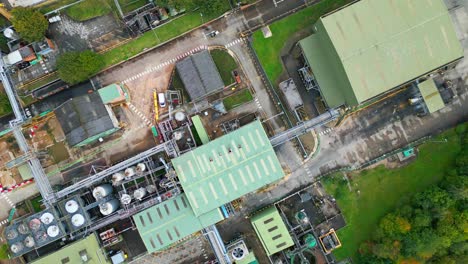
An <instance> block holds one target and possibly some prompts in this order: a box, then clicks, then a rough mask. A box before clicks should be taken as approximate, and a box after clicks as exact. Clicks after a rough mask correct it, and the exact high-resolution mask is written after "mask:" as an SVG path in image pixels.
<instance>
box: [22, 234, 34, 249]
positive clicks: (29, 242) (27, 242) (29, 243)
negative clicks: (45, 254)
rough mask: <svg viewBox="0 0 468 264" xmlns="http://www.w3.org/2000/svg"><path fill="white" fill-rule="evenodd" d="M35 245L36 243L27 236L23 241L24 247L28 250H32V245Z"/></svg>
mask: <svg viewBox="0 0 468 264" xmlns="http://www.w3.org/2000/svg"><path fill="white" fill-rule="evenodd" d="M35 244H36V242H34V239H33V238H32V236H27V237H26V238H25V239H24V245H25V246H26V247H28V248H32V247H34V245H35Z"/></svg>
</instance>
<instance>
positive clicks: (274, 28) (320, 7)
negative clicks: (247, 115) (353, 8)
mask: <svg viewBox="0 0 468 264" xmlns="http://www.w3.org/2000/svg"><path fill="white" fill-rule="evenodd" d="M351 1H352V0H323V1H320V2H319V3H318V4H314V5H312V6H310V7H308V8H305V9H303V10H301V11H299V12H297V13H295V14H293V15H290V16H287V17H286V18H284V19H281V20H279V21H277V22H275V23H273V24H271V25H270V29H271V32H272V33H273V36H272V37H270V38H267V39H265V38H264V37H263V34H262V32H261V31H260V30H258V31H256V32H255V33H254V34H253V40H254V41H253V47H254V49H255V51H256V53H257V55H258V58H259V59H260V62H261V64H262V66H263V68H264V69H265V72H266V74H267V75H268V78H269V79H270V81H271V82H272V83H273V84H275V83H277V81H278V77H279V76H280V74H281V72H282V71H283V66H282V65H283V64H282V62H281V57H280V54H281V49H282V48H283V46H284V45H285V43H287V42H288V40H290V39H292V38H293V35H294V34H296V33H297V32H299V31H302V30H305V31H308V33H309V34H310V33H312V26H313V24H314V23H315V22H316V21H317V20H318V19H319V17H320V16H322V15H323V14H326V13H328V12H330V11H332V10H334V9H337V8H338V7H340V6H343V5H345V4H347V3H349V2H351Z"/></svg>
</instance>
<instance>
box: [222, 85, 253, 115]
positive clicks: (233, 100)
mask: <svg viewBox="0 0 468 264" xmlns="http://www.w3.org/2000/svg"><path fill="white" fill-rule="evenodd" d="M252 100H253V96H252V94H251V93H250V90H249V89H244V90H242V91H240V92H238V93H235V94H233V95H231V96H229V97H226V98H224V100H223V103H224V106H225V107H226V110H227V111H229V110H231V109H233V108H236V107H238V106H240V105H243V104H245V103H247V102H250V101H252Z"/></svg>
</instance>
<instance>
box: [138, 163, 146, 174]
mask: <svg viewBox="0 0 468 264" xmlns="http://www.w3.org/2000/svg"><path fill="white" fill-rule="evenodd" d="M145 169H146V165H145V164H144V163H138V165H137V167H136V170H137V171H139V172H141V171H144V170H145Z"/></svg>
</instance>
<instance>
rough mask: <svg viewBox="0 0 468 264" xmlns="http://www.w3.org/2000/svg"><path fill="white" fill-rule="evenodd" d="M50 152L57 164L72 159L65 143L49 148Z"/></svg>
mask: <svg viewBox="0 0 468 264" xmlns="http://www.w3.org/2000/svg"><path fill="white" fill-rule="evenodd" d="M48 151H49V153H50V154H51V155H52V157H53V159H54V161H55V162H56V163H59V162H61V161H64V160H67V159H68V158H69V157H70V155H69V154H68V149H67V148H66V147H65V143H63V142H60V143H56V144H54V145H53V146H51V147H49V148H48Z"/></svg>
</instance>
